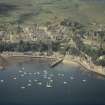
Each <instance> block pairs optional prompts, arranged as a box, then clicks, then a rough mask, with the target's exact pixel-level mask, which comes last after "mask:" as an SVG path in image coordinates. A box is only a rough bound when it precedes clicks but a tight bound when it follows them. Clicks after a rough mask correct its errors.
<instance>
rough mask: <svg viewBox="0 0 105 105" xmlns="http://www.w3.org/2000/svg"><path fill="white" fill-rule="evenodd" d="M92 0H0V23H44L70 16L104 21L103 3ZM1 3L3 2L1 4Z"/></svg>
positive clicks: (84, 20) (104, 8)
mask: <svg viewBox="0 0 105 105" xmlns="http://www.w3.org/2000/svg"><path fill="white" fill-rule="evenodd" d="M90 1H92V0H90ZM99 1H100V0H94V2H89V1H88V0H0V5H2V7H1V6H0V23H4V22H17V21H18V22H20V23H33V22H34V23H39V24H45V23H46V22H48V21H51V22H58V21H61V20H63V19H64V18H72V19H74V20H78V21H81V22H83V23H84V22H89V21H90V22H91V21H96V22H99V23H105V21H104V18H105V3H101V2H99ZM2 3H3V4H2Z"/></svg>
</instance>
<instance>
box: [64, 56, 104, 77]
mask: <svg viewBox="0 0 105 105" xmlns="http://www.w3.org/2000/svg"><path fill="white" fill-rule="evenodd" d="M64 63H67V64H75V65H78V66H81V67H83V68H84V69H86V70H87V71H90V72H94V73H96V74H99V75H101V76H104V77H105V68H103V67H102V66H96V65H94V64H92V67H91V66H90V65H89V64H88V63H87V62H86V61H85V60H82V61H80V58H78V57H73V56H71V55H70V56H69V55H68V56H66V58H65V59H64Z"/></svg>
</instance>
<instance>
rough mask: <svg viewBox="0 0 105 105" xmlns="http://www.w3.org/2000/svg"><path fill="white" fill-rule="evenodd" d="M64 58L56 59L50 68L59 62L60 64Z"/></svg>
mask: <svg viewBox="0 0 105 105" xmlns="http://www.w3.org/2000/svg"><path fill="white" fill-rule="evenodd" d="M63 60H64V59H63V58H61V59H57V60H56V61H54V62H52V63H51V65H50V68H53V67H55V66H57V65H58V64H60V63H61V62H62V61H63Z"/></svg>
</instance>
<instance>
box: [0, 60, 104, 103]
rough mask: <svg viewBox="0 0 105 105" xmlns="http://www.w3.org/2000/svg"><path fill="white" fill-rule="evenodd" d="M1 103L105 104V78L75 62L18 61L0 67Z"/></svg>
mask: <svg viewBox="0 0 105 105" xmlns="http://www.w3.org/2000/svg"><path fill="white" fill-rule="evenodd" d="M0 105H105V78H103V77H99V76H98V75H96V74H93V73H90V72H86V71H85V70H80V68H79V67H73V65H66V64H60V65H58V66H57V67H55V68H52V69H50V68H49V67H48V65H47V64H46V63H38V62H31V63H20V64H14V65H11V66H9V67H8V68H6V69H5V70H3V71H0Z"/></svg>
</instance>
